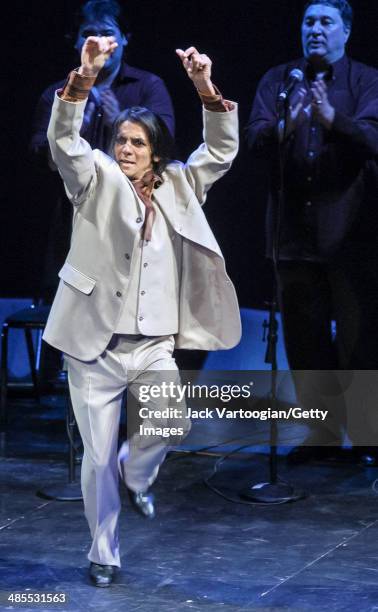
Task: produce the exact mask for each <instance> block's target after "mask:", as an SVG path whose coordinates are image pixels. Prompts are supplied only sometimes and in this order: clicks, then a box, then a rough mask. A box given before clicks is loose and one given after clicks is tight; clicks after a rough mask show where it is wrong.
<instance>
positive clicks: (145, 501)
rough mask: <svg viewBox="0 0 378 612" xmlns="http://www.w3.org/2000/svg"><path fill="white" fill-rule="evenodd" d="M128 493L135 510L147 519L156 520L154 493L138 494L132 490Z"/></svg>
mask: <svg viewBox="0 0 378 612" xmlns="http://www.w3.org/2000/svg"><path fill="white" fill-rule="evenodd" d="M127 492H128V494H129V498H130V501H131V504H132V506H133V508H134V510H136V511H137V512H138V513H139V514H141V515H142V516H144V517H145V518H149V519H153V518H155V506H154V496H153V495H152V493H148V491H145V492H144V493H142V492H141V491H139V492H137V493H136V492H135V491H131V489H127Z"/></svg>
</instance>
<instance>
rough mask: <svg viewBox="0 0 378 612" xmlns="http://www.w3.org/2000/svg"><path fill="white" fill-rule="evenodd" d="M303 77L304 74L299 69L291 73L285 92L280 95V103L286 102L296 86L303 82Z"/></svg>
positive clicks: (285, 85)
mask: <svg viewBox="0 0 378 612" xmlns="http://www.w3.org/2000/svg"><path fill="white" fill-rule="evenodd" d="M303 76H304V75H303V72H302V70H299V68H294V70H292V71H291V72H290V74H289V76H288V77H287V79H286V82H285V84H284V88H283V90H282V91H281V92H280V93H279V94H278V101H279V102H286V100H287V99H288V97H289V96H290V94H291V92H292V91H293V89H294V87H295V85H296V84H297V83H301V82H302V81H303Z"/></svg>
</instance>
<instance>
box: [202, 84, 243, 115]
mask: <svg viewBox="0 0 378 612" xmlns="http://www.w3.org/2000/svg"><path fill="white" fill-rule="evenodd" d="M213 87H214V89H215V91H216V93H215V94H204V93H202V92H201V91H199V90H198V89H197V91H198V95H199V97H200V98H201V100H202V104H203V105H204V107H205V108H206V110H208V111H213V112H215V113H226V112H228V111H232V110H234V108H235V104H233V103H232V102H230V101H229V100H225V99H224V98H223V96H222V94H221V92H220V91H219V89H218V87H216V86H215V85H214V84H213Z"/></svg>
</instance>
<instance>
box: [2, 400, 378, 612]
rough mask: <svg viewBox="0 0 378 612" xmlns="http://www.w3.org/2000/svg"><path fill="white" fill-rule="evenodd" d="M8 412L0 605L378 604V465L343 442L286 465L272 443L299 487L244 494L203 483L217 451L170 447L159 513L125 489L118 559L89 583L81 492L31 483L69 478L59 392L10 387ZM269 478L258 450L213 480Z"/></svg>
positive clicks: (130, 608)
mask: <svg viewBox="0 0 378 612" xmlns="http://www.w3.org/2000/svg"><path fill="white" fill-rule="evenodd" d="M10 415H11V419H10V424H9V429H8V432H7V433H6V434H4V435H3V437H2V439H1V442H2V447H1V448H2V456H1V458H0V462H1V493H2V495H1V508H0V545H1V560H0V563H1V564H0V568H1V569H0V585H1V587H0V588H1V591H0V592H1V595H0V598H1V601H0V609H1V610H35V609H43V610H73V611H81V610H83V611H84V610H92V609H93V610H109V612H110V611H111V612H118V611H122V612H124V611H127V612H134V611H135V612H136V611H138V612H179V611H184V610H204V612H206V611H207V610H209V611H211V612H212V611H218V610H219V611H222V610H223V611H227V612H228V611H232V612H238V611H242V610H243V611H244V610H258V611H263V610H264V611H268V610H269V611H276V610H285V611H291V612H294V611H295V612H302V611H312V610H316V611H323V610H324V611H327V612H333V611H343V612H346V611H351V612H355V611H356V610H358V612H365V611H366V612H367V611H369V612H370V611H373V610H378V579H377V576H378V544H377V542H378V499H377V492H376V488H377V490H378V486H377V487H376V483H375V479H376V478H378V469H374V468H369V469H366V468H362V467H358V466H357V465H354V464H353V463H352V462H350V461H348V455H347V454H346V455H345V457H344V461H328V462H322V463H321V462H317V463H316V462H315V463H312V464H308V465H306V466H300V467H299V466H298V467H290V468H289V467H287V466H286V461H285V458H284V457H283V456H280V457H279V475H280V477H281V478H282V479H284V480H286V481H289V482H290V483H291V484H292V485H294V486H295V487H298V488H299V489H303V490H304V491H305V492H306V493H307V496H306V498H304V499H302V500H300V501H296V502H293V503H289V504H283V505H279V506H261V505H247V504H244V503H232V502H231V501H228V500H226V499H224V498H222V497H220V496H218V495H216V494H215V493H214V492H213V491H211V490H210V489H209V488H207V487H206V486H205V484H204V482H203V480H204V478H206V477H208V476H209V475H210V474H211V472H212V470H213V467H214V464H215V461H216V460H217V457H216V456H211V455H208V454H206V455H194V454H193V455H191V454H182V455H179V454H171V455H170V456H169V458H168V460H167V461H166V462H165V464H164V465H163V467H162V469H161V472H160V475H159V478H158V480H157V482H156V483H155V485H154V488H153V490H154V493H155V495H156V503H157V517H156V519H155V520H153V521H148V520H145V519H143V518H142V517H140V516H138V515H136V514H135V513H134V512H133V510H132V509H131V508H130V505H129V502H128V499H127V498H126V495H125V490H124V488H123V489H122V502H123V503H122V505H123V507H122V514H121V520H120V541H121V552H122V568H121V570H120V571H119V573H118V576H117V578H116V581H115V583H114V584H113V585H112V586H111V587H110V588H109V589H96V588H94V587H92V586H91V585H90V584H89V583H88V580H87V567H88V561H87V559H86V552H87V550H88V544H89V533H88V529H87V524H86V521H85V518H84V515H83V509H82V503H81V502H61V501H48V500H44V499H42V498H40V497H38V496H37V495H36V492H37V490H40V489H45V488H48V486H49V485H50V484H59V483H61V484H62V485H64V484H65V483H66V481H67V464H66V463H65V453H66V449H67V445H66V435H65V424H64V419H63V418H62V416H63V415H64V407H63V404H62V398H61V397H59V396H50V397H49V398H45V399H44V405H43V406H42V407H40V408H38V407H36V406H35V405H34V404H33V403H32V402H29V401H27V400H22V399H21V400H20V399H19V400H17V401H16V402H13V403H12V406H11V408H10ZM77 471H79V469H78V470H77ZM267 477H268V458H267V456H266V455H264V454H261V453H257V454H256V453H249V452H243V453H240V454H237V455H234V456H231V457H230V458H228V459H227V460H226V461H224V462H223V463H222V465H221V466H220V472H219V473H217V474H216V476H215V478H213V480H212V484H213V485H214V486H216V487H217V488H219V489H220V490H221V491H222V492H223V493H224V494H225V495H226V496H227V497H231V498H232V499H234V500H235V501H239V502H241V501H242V500H241V499H240V498H239V496H238V493H239V491H240V490H241V489H243V487H245V486H247V485H249V484H251V483H254V482H261V481H265V480H266V479H267ZM16 592H17V593H21V592H22V593H36V592H40V593H42V592H43V593H64V594H65V595H66V599H67V603H66V604H54V605H49V604H39V605H37V604H35V605H33V606H30V605H27V604H23V605H21V604H16V603H13V604H11V603H10V602H7V600H6V597H7V596H8V595H10V594H11V593H16Z"/></svg>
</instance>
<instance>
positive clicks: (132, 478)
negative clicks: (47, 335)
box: [65, 334, 190, 567]
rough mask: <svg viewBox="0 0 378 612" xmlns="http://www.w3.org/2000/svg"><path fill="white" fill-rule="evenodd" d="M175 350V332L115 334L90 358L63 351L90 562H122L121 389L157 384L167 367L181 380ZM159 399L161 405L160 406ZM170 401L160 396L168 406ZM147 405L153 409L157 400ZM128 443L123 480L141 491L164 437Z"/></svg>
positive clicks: (160, 456) (152, 474) (161, 454)
mask: <svg viewBox="0 0 378 612" xmlns="http://www.w3.org/2000/svg"><path fill="white" fill-rule="evenodd" d="M173 349H174V338H173V336H161V337H153V338H149V337H144V336H124V335H118V334H115V335H114V336H113V338H112V340H111V342H110V344H109V346H108V347H107V349H106V350H105V351H104V353H103V354H102V355H100V357H98V358H97V359H96V360H94V361H90V362H84V361H80V360H78V359H75V358H73V357H70V356H68V355H65V359H66V363H67V370H68V381H69V388H70V394H71V400H72V405H73V409H74V413H75V418H76V421H77V424H78V427H79V431H80V435H81V438H82V441H83V445H84V455H83V462H82V469H81V486H82V492H83V498H84V510H85V516H86V518H87V521H88V524H89V528H90V532H91V536H92V546H91V549H90V551H89V554H88V559H89V560H90V561H93V562H94V563H100V564H102V565H116V566H118V567H120V566H121V562H120V554H119V540H118V518H119V513H120V509H121V502H120V496H119V490H118V466H117V448H118V433H119V421H120V413H121V405H122V397H123V393H124V391H125V389H126V386H127V387H128V392H129V393H130V392H131V393H133V394H134V395H137V390H138V387H140V385H141V384H143V385H148V384H156V381H157V379H158V378H159V373H160V372H163V373H167V372H170V373H171V374H170V376H171V379H172V380H174V381H177V382H179V374H178V369H177V366H176V362H175V360H174V359H173V357H172V353H173ZM161 401H162V400H160V403H159V409H160V408H164V405H162V404H161ZM169 401H170V400H169V399H165V400H164V402H165V405H166V406H168V405H169ZM151 407H152V408H155V409H156V405H155V406H152V405H151ZM128 420H129V419H128ZM185 423H186V424H185ZM182 424H183V425H184V428H185V434H184V435H186V434H187V433H188V431H189V429H190V423H189V421H188V420H186V421H185V422H183V423H182ZM129 442H130V444H128V443H125V444H124V445H123V446H122V449H121V451H122V457H123V458H124V459H125V458H126V461H125V462H124V464H123V473H124V475H125V480H126V485H127V486H128V487H129V488H130V489H132V490H133V491H145V490H146V489H147V488H148V487H149V486H150V485H151V484H152V482H153V481H154V480H155V478H156V476H157V473H158V470H159V467H160V465H161V464H162V462H163V461H164V458H165V456H166V453H167V451H168V442H167V441H166V440H165V439H163V438H160V437H153V438H149V439H148V440H147V443H146V440H141V439H139V437H138V435H136V436H134V439H131V440H130V441H129ZM125 447H126V451H127V452H126V453H125Z"/></svg>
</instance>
